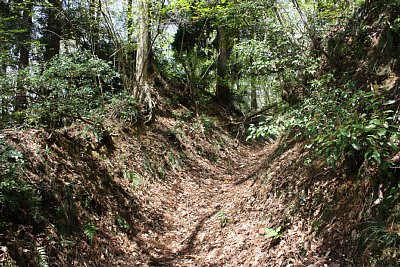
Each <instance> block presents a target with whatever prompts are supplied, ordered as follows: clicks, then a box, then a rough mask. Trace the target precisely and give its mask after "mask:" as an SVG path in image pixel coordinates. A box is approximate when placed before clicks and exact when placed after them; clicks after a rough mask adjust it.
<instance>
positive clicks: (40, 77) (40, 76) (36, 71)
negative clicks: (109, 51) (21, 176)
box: [0, 51, 117, 127]
mask: <svg viewBox="0 0 400 267" xmlns="http://www.w3.org/2000/svg"><path fill="white" fill-rule="evenodd" d="M116 76H117V74H116V72H115V71H114V70H113V69H112V68H111V66H110V65H109V64H108V63H107V62H106V61H104V60H101V59H98V58H96V57H94V56H93V55H91V54H90V53H88V52H85V51H78V52H75V53H73V54H65V55H60V56H58V57H55V58H53V59H52V60H51V61H50V62H48V63H47V65H46V66H40V65H37V64H36V65H35V64H32V65H30V66H29V67H27V68H24V69H21V70H15V71H11V72H7V73H6V74H3V75H1V77H0V87H1V88H2V96H1V97H2V100H3V99H5V100H6V101H7V100H8V99H12V98H13V97H14V96H15V92H18V90H20V88H26V90H27V95H28V96H29V100H28V103H27V104H28V105H27V107H26V109H25V110H23V111H18V112H10V115H11V117H12V118H13V119H14V120H16V119H18V118H24V120H25V123H27V124H28V125H32V126H50V127H54V126H63V125H65V124H66V123H68V122H71V121H73V120H74V119H76V118H77V117H81V116H88V115H89V114H90V111H92V110H94V109H98V108H100V107H104V104H105V99H106V96H107V94H109V93H112V91H113V86H112V85H113V79H114V78H115V77H116ZM9 102H10V104H12V102H11V100H10V101H9ZM11 122H12V120H11V121H9V123H11Z"/></svg>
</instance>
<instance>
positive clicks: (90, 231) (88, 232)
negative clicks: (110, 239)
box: [83, 222, 97, 242]
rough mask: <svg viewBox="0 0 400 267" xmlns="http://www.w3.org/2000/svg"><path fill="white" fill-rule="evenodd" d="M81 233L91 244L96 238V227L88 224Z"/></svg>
mask: <svg viewBox="0 0 400 267" xmlns="http://www.w3.org/2000/svg"><path fill="white" fill-rule="evenodd" d="M83 233H84V234H85V236H86V238H87V239H88V240H89V241H90V242H92V241H93V239H94V238H95V237H96V234H97V227H96V225H95V224H94V223H93V222H88V223H86V224H85V226H84V227H83Z"/></svg>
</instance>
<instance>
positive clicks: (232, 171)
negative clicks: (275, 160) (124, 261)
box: [144, 146, 269, 266]
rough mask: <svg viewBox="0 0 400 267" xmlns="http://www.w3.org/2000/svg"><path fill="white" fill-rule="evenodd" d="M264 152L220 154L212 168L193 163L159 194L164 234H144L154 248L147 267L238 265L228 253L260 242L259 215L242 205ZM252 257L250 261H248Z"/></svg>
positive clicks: (248, 198)
mask: <svg viewBox="0 0 400 267" xmlns="http://www.w3.org/2000/svg"><path fill="white" fill-rule="evenodd" d="M268 152H269V149H268V148H265V147H264V148H263V147H262V146H260V147H259V148H256V147H250V146H241V147H240V148H238V149H235V150H233V149H232V150H229V151H225V152H223V153H222V156H221V157H220V159H219V160H218V161H217V162H215V164H212V165H211V164H209V162H206V161H204V159H201V158H197V160H198V161H197V162H195V161H192V162H191V163H192V166H191V167H190V171H189V172H185V173H180V174H179V176H180V179H177V180H175V181H176V183H175V184H173V185H171V187H166V189H167V191H165V192H164V194H162V195H163V196H164V197H167V198H165V199H162V200H161V202H162V205H161V206H162V207H164V210H163V215H164V218H165V223H166V225H167V226H166V227H165V229H168V230H166V231H163V232H161V233H156V232H152V231H149V232H147V233H144V235H146V236H147V237H146V236H144V238H147V239H146V240H148V242H149V244H153V245H155V248H154V249H153V250H151V249H150V250H149V251H148V253H149V254H150V257H151V261H150V266H222V265H225V264H227V265H228V266H234V265H235V264H239V263H238V262H237V259H232V257H233V256H235V255H232V252H235V251H236V250H238V249H241V248H244V247H245V246H247V245H249V244H248V243H247V242H248V241H249V240H251V241H252V242H260V240H258V239H260V237H261V241H263V240H262V236H260V234H259V231H258V230H257V229H258V227H259V225H257V223H258V222H259V221H260V219H261V218H259V217H260V216H263V214H262V212H261V211H258V212H256V213H254V214H252V212H251V211H250V212H248V211H247V210H245V209H248V208H249V207H250V208H251V205H249V206H248V207H243V204H244V203H246V201H251V198H252V196H251V193H252V191H254V190H253V189H252V188H251V187H252V186H253V185H254V182H255V179H254V178H255V177H256V176H257V175H258V174H259V172H260V169H262V168H263V163H264V162H263V160H262V158H265V156H266V155H267V154H268ZM253 208H254V209H255V207H253ZM238 229H239V230H240V229H241V231H240V232H235V231H237V230H238ZM252 231H253V233H254V235H253V236H250V234H249V233H250V232H252ZM259 245H260V246H262V244H259ZM150 246H152V245H150ZM253 246H254V245H253ZM254 257H256V255H248V257H247V260H249V259H251V260H253V258H254ZM243 260H246V259H243ZM230 261H231V263H230V264H229V262H230ZM241 264H244V262H242V263H241Z"/></svg>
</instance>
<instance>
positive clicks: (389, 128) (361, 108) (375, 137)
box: [293, 88, 400, 169]
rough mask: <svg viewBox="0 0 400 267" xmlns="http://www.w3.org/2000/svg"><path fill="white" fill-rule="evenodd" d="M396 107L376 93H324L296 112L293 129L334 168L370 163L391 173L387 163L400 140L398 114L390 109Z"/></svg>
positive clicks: (346, 91)
mask: <svg viewBox="0 0 400 267" xmlns="http://www.w3.org/2000/svg"><path fill="white" fill-rule="evenodd" d="M394 103H395V101H394V100H390V101H387V100H386V99H385V97H384V96H383V95H380V94H378V93H375V92H365V91H363V90H356V91H355V92H354V93H353V92H352V91H350V90H346V88H339V89H335V90H332V89H331V90H322V91H321V93H316V94H315V95H314V96H313V97H312V98H309V99H307V100H306V101H305V102H304V103H303V105H302V107H301V108H300V109H298V110H296V111H295V112H294V116H295V118H296V120H295V121H294V125H293V127H298V128H300V129H301V130H302V133H303V135H304V136H305V137H306V138H309V139H311V140H313V142H312V143H311V144H310V146H312V147H314V149H315V151H316V154H317V155H322V156H324V157H325V158H326V160H327V162H328V163H329V164H331V165H333V166H335V165H336V164H337V163H338V162H340V161H342V160H344V159H345V160H346V161H349V162H356V163H358V166H356V167H360V166H361V164H362V163H363V162H364V160H366V161H367V162H368V163H369V164H372V165H375V166H377V167H379V168H381V169H387V167H388V164H389V162H388V161H387V159H388V157H389V156H390V155H391V154H393V153H394V152H395V151H396V150H397V145H396V142H397V141H398V140H399V139H400V135H399V133H398V129H397V127H396V126H395V124H394V122H395V114H394V113H395V112H394V111H393V110H391V109H389V107H390V106H391V105H392V104H394Z"/></svg>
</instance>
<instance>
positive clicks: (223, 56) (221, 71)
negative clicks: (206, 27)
mask: <svg viewBox="0 0 400 267" xmlns="http://www.w3.org/2000/svg"><path fill="white" fill-rule="evenodd" d="M217 35H218V50H219V53H218V62H217V88H216V101H217V103H219V104H222V105H224V106H230V105H231V104H232V96H231V92H230V90H229V85H228V79H227V78H228V77H227V73H228V71H227V64H228V40H227V36H226V32H225V27H224V26H220V27H219V28H218V33H217Z"/></svg>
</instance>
